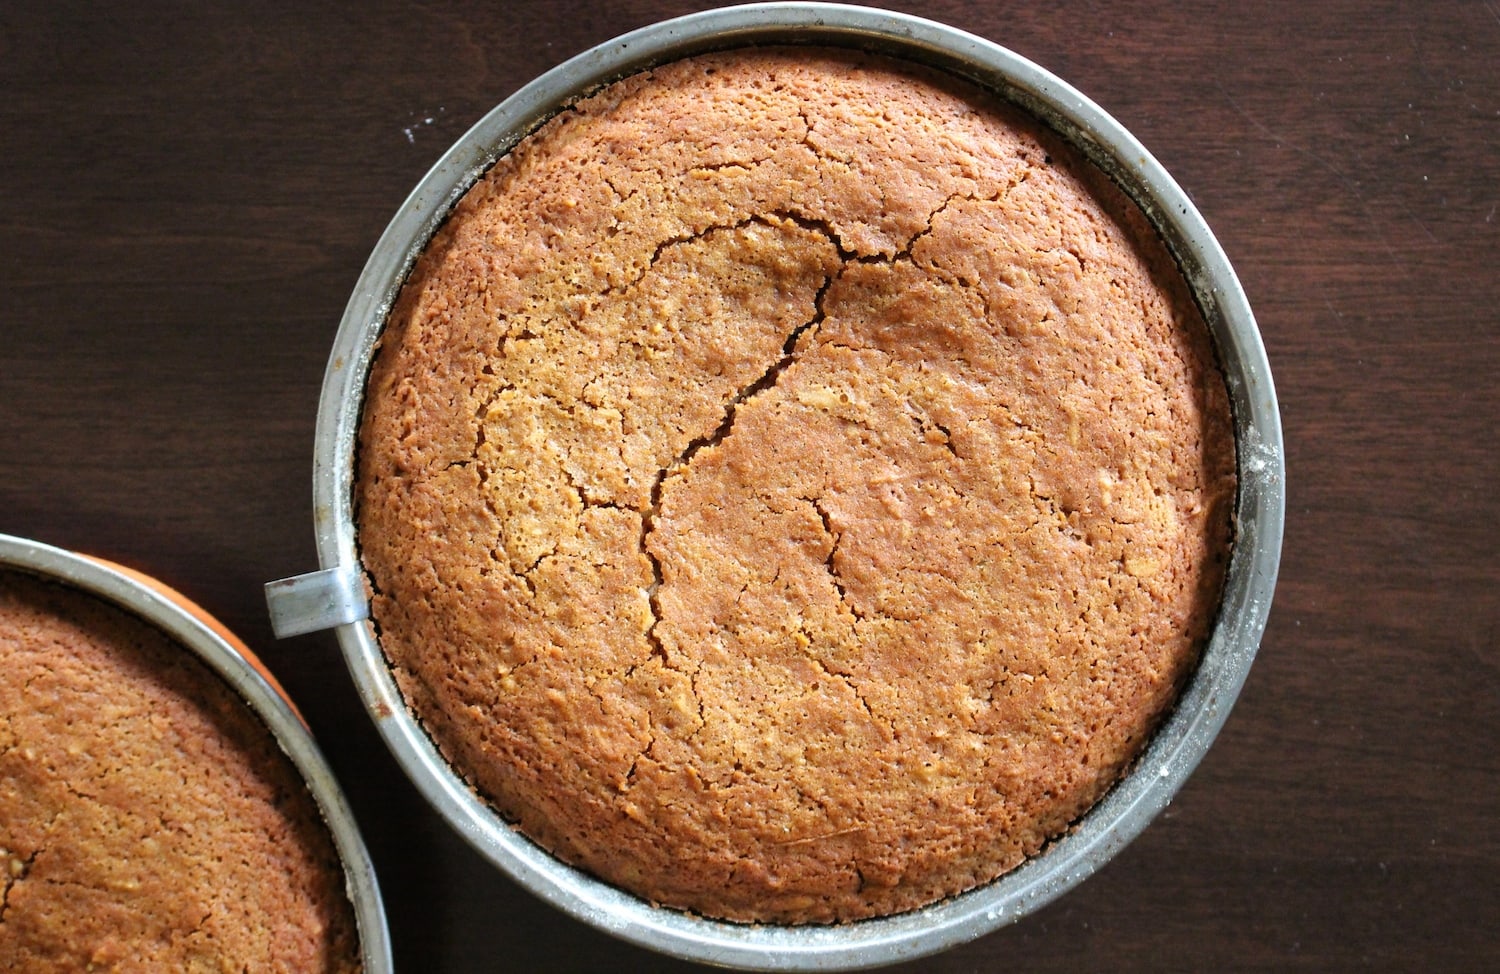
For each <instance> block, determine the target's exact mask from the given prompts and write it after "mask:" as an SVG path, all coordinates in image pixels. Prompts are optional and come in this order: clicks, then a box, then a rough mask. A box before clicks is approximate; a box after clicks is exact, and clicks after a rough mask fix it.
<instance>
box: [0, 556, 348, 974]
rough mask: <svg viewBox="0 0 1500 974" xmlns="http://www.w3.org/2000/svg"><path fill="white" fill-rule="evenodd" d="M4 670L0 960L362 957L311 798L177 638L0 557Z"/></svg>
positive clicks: (266, 966)
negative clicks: (4, 567)
mask: <svg viewBox="0 0 1500 974" xmlns="http://www.w3.org/2000/svg"><path fill="white" fill-rule="evenodd" d="M0 673H3V674H4V676H3V678H0V880H3V890H4V894H3V898H0V970H6V971H24V972H28V974H42V972H48V971H58V972H64V971H66V972H69V974H73V972H77V971H85V970H87V971H190V972H198V971H202V972H214V974H220V972H230V971H232V972H240V971H298V972H321V974H334V972H338V974H345V972H353V971H358V970H360V969H361V964H360V961H359V943H358V938H357V934H356V928H355V923H354V915H353V911H352V908H351V906H350V904H349V902H348V900H347V898H346V897H345V895H344V892H343V888H344V886H343V872H342V870H341V867H340V864H339V860H338V858H337V855H336V853H335V852H334V849H333V846H332V842H331V840H330V838H329V837H328V835H327V833H326V831H325V829H324V826H323V823H322V821H321V819H320V818H319V816H318V812H317V809H316V806H315V805H314V803H313V800H312V797H311V796H310V795H309V794H308V792H307V789H306V786H305V785H304V784H303V782H302V779H301V778H300V777H299V776H298V775H297V773H296V771H295V769H294V768H293V767H292V765H291V764H290V762H289V761H288V760H287V759H286V757H285V756H284V755H283V754H282V753H281V752H280V751H279V750H278V748H277V745H276V742H275V740H274V739H273V738H272V737H271V734H270V732H269V731H268V730H267V729H266V727H265V725H263V724H262V723H260V721H259V720H258V719H257V718H256V717H255V716H254V715H253V714H252V713H251V712H250V711H249V709H248V708H247V707H246V705H245V704H244V703H243V702H242V701H241V700H240V699H239V698H238V697H236V696H235V695H234V693H233V692H232V691H231V690H230V689H229V688H228V686H227V685H225V684H224V683H223V682H222V681H220V680H219V678H218V677H217V676H215V675H214V674H213V672H212V671H210V670H209V669H208V668H207V667H206V666H205V665H204V664H203V663H201V662H200V661H199V660H198V659H197V658H196V657H194V656H193V655H192V654H191V653H190V652H189V651H188V650H186V649H184V648H183V647H182V646H180V645H178V644H177V643H175V642H173V641H171V640H170V639H168V638H167V637H166V636H165V635H164V634H163V633H162V632H161V631H160V630H157V629H155V628H154V627H152V626H149V625H147V624H146V623H144V622H142V621H141V620H140V619H138V618H136V617H135V616H133V615H129V614H127V613H125V612H123V611H121V610H119V609H117V608H114V607H113V606H110V605H107V604H105V603H104V602H101V601H99V600H97V599H95V598H93V597H91V596H89V595H86V594H84V593H82V592H79V591H77V590H74V589H70V588H65V587H63V586H61V585H59V584H55V583H51V582H44V581H40V580H38V579H35V578H33V577H31V576H28V575H23V574H20V573H16V572H10V571H0Z"/></svg>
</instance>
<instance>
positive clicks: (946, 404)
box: [354, 49, 1234, 923]
mask: <svg viewBox="0 0 1500 974" xmlns="http://www.w3.org/2000/svg"><path fill="white" fill-rule="evenodd" d="M1233 450H1234V448H1233V437H1232V431H1231V428H1230V422H1229V412H1228V406H1227V398H1226V394H1225V389H1224V385H1223V380H1222V377H1221V375H1220V373H1219V371H1218V369H1217V366H1216V365H1215V362H1214V354H1213V350H1212V346H1211V344H1210V341H1209V338H1208V335H1207V330H1206V328H1205V326H1204V324H1203V322H1202V320H1201V318H1200V316H1199V314H1198V312H1197V310H1196V308H1195V306H1194V304H1193V302H1192V300H1191V299H1190V297H1189V295H1188V293H1187V290H1186V288H1185V286H1184V284H1183V282H1182V280H1181V277H1180V274H1179V272H1178V271H1177V269H1176V267H1175V265H1174V264H1173V262H1172V261H1171V259H1170V257H1169V256H1168V254H1167V253H1166V251H1165V250H1164V248H1163V247H1162V245H1161V244H1160V243H1159V241H1158V240H1157V239H1156V237H1155V236H1154V235H1153V234H1152V232H1151V231H1150V229H1149V227H1148V225H1147V223H1146V221H1145V220H1144V218H1143V217H1142V216H1141V215H1140V213H1139V212H1138V211H1137V210H1135V209H1134V208H1133V207H1132V206H1131V205H1130V204H1128V203H1127V202H1126V201H1125V199H1124V197H1123V196H1122V195H1121V194H1120V193H1119V192H1118V191H1117V190H1116V189H1115V188H1114V187H1113V186H1112V184H1110V183H1109V181H1108V180H1107V179H1106V178H1105V177H1103V176H1102V175H1101V174H1099V173H1098V172H1097V171H1095V170H1093V169H1092V168H1090V167H1089V166H1088V165H1087V164H1085V163H1083V162H1082V161H1081V160H1080V159H1079V158H1078V157H1077V155H1076V154H1075V153H1074V152H1072V151H1071V150H1069V149H1068V148H1067V147H1066V146H1065V145H1064V144H1063V143H1062V142H1061V141H1060V140H1058V139H1057V138H1056V137H1055V136H1053V135H1052V134H1050V133H1049V132H1047V131H1046V130H1045V129H1043V128H1042V127H1041V126H1039V125H1038V124H1037V123H1036V122H1034V121H1033V120H1030V119H1029V118H1027V117H1026V116H1024V115H1021V114H1019V113H1017V112H1016V111H1015V110H1013V109H1011V108H1008V107H1006V106H1004V105H1001V104H998V103H995V102H992V101H990V100H987V99H986V97H985V96H983V95H982V94H980V93H977V92H975V91H973V90H970V89H968V88H966V87H964V86H963V85H961V84H959V83H958V82H955V81H952V80H950V79H946V78H944V77H943V76H940V75H929V74H926V73H923V72H921V71H920V70H918V69H915V68H911V67H908V66H903V65H900V64H897V63H893V62H888V61H884V60H880V59H875V58H870V57H866V56H860V55H853V54H845V53H839V52H833V51H818V50H776V49H764V50H742V51H736V52H728V53H723V54H715V55H708V56H703V57H698V58H693V59H689V60H684V61H679V62H674V63H671V64H668V65H665V66H663V67H659V68H656V69H653V70H651V71H648V72H645V73H642V74H638V75H635V76H632V77H629V78H626V79H625V80H623V81H619V82H617V83H615V84H613V85H611V86H609V87H607V88H605V89H603V90H601V91H599V92H598V93H596V94H594V95H592V96H590V97H588V98H586V99H584V100H582V101H581V102H579V103H578V104H576V105H574V106H572V107H570V108H569V109H567V110H565V111H563V112H562V113H561V114H559V115H557V116H556V117H554V118H553V119H551V120H550V121H548V122H547V123H546V124H545V125H543V126H542V127H541V128H540V129H539V130H538V131H537V132H535V133H533V134H531V135H530V136H528V137H527V138H526V139H525V140H523V141H522V142H521V143H520V144H519V145H518V146H517V147H516V148H515V149H514V150H512V151H511V152H510V153H509V154H508V155H506V156H505V157H503V158H502V159H501V160H500V161H498V162H497V163H496V164H495V166H494V167H493V168H492V169H491V171H490V172H489V173H488V174H487V175H486V176H484V178H483V179H482V180H481V181H480V182H479V183H477V184H476V185H475V186H474V188H473V189H472V190H471V191H470V192H469V193H468V194H467V195H466V196H465V198H464V199H463V200H462V201H461V202H460V203H459V205H458V206H457V207H456V208H455V210H454V212H453V214H452V215H451V216H450V218H449V219H448V221H447V222H446V224H445V225H444V227H443V228H442V229H441V230H440V231H439V232H438V234H437V235H436V236H435V237H434V239H433V240H432V241H431V243H430V244H429V245H428V247H427V248H426V250H425V251H424V253H423V254H422V255H421V257H420V258H419V259H418V261H417V263H416V265H415V267H414V269H413V271H412V273H411V275H410V277H409V279H408V281H407V283H406V286H405V288H404V290H403V293H402V296H401V299H400V300H399V301H398V303H397V305H396V308H395V309H394V311H393V313H392V315H391V317H390V320H389V322H388V324H387V327H386V331H385V333H384V334H383V336H382V338H381V340H380V348H379V350H378V353H377V355H376V358H375V361H374V363H373V365H372V368H371V373H370V376H369V379H368V382H367V386H366V397H365V404H364V415H363V419H362V426H361V432H360V439H359V451H358V460H357V470H356V477H355V485H354V491H355V500H356V517H357V527H358V536H359V544H360V549H361V558H362V560H363V563H364V565H365V567H366V570H367V572H368V579H369V585H370V589H371V592H372V600H371V609H372V616H373V619H374V621H375V625H376V627H377V634H378V638H379V642H380V645H381V646H382V648H383V650H384V652H385V653H386V654H387V656H388V658H389V661H390V663H391V666H392V669H393V672H394V674H395V676H396V679H397V682H398V684H399V686H400V688H401V690H402V692H403V694H404V695H405V697H406V700H407V702H408V704H409V706H410V708H411V709H412V711H413V712H414V714H415V715H416V716H417V717H418V718H419V719H420V720H421V722H422V723H423V725H424V727H425V728H426V729H427V731H428V733H429V734H430V735H431V736H432V738H433V739H434V741H435V742H436V743H437V745H438V746H439V748H440V749H441V750H442V752H443V754H444V755H445V756H446V758H447V759H448V760H449V761H450V762H451V763H452V764H453V766H454V767H455V768H456V769H457V770H458V771H459V772H460V773H461V774H462V775H463V776H464V777H465V778H466V779H467V780H468V781H469V782H470V784H471V785H472V786H473V787H474V788H475V789H476V790H477V791H478V792H479V793H480V794H481V795H482V796H483V797H484V798H485V799H486V800H487V801H489V802H491V803H492V804H493V805H494V806H495V807H496V808H497V809H498V810H499V811H500V812H501V813H502V814H503V815H505V816H506V817H507V818H509V819H511V820H513V821H515V822H516V823H517V824H518V825H519V827H520V828H521V829H522V830H523V831H524V832H525V833H526V834H528V835H529V836H531V837H532V838H533V839H535V840H536V841H538V842H539V843H541V844H542V845H543V846H545V847H547V848H548V849H550V850H552V851H553V852H554V853H555V854H556V855H558V856H559V857H561V858H563V859H564V860H567V861H569V862H572V863H575V864H577V865H580V866H582V867H583V868H586V869H588V870H590V871H592V872H594V873H595V874H597V875H599V876H600V877H602V878H604V879H605V880H607V881H609V882H612V883H615V884H618V885H620V886H622V887H623V888H625V889H628V890H631V891H632V892H634V893H636V894H638V895H640V896H642V897H645V898H647V899H649V900H651V901H653V902H657V903H661V904H665V905H668V906H672V907H677V908H682V909H687V910H691V911H696V912H700V913H702V914H704V915H708V916H713V917H721V918H728V919H733V920H744V921H767V922H783V923H802V922H832V921H844V920H851V919H856V918H861V917H868V916H875V915H883V914H889V913H894V912H899V911H903V910H908V909H912V908H915V907H917V906H921V905H924V904H927V903H931V902H933V901H935V900H938V899H941V898H943V897H945V896H949V895H952V894H955V893H958V892H961V891H963V890H966V889H969V888H972V887H973V886H976V885H978V884H981V883H984V882H986V881H988V880H990V879H993V878H994V877H996V876H998V875H1000V874H1002V873H1003V872H1005V871H1006V870H1008V869H1010V868H1013V867H1014V866H1016V865H1017V864H1018V863H1020V862H1021V861H1023V860H1024V859H1025V858H1026V857H1027V856H1029V855H1032V854H1034V853H1036V852H1037V851H1038V850H1039V849H1040V848H1041V847H1042V846H1043V845H1044V844H1045V842H1046V841H1047V840H1048V839H1049V838H1052V837H1054V836H1056V835H1058V834H1059V833H1060V832H1062V831H1064V830H1066V829H1067V828H1068V826H1069V825H1070V824H1071V823H1073V822H1074V821H1076V820H1077V819H1078V817H1079V816H1080V815H1081V814H1082V813H1083V812H1084V811H1085V810H1087V808H1088V807H1089V806H1090V805H1091V804H1092V803H1093V802H1095V801H1096V800H1097V799H1098V798H1099V797H1100V796H1101V795H1102V794H1103V793H1104V792H1105V791H1106V790H1107V789H1108V788H1109V786H1110V785H1111V784H1112V783H1113V782H1114V781H1115V780H1116V779H1117V778H1118V776H1119V775H1120V774H1121V772H1122V770H1123V769H1124V768H1125V767H1126V766H1127V765H1128V763H1129V762H1130V761H1131V760H1132V758H1133V757H1134V756H1136V755H1137V754H1138V753H1139V751H1140V749H1141V747H1142V746H1143V744H1144V742H1145V741H1146V739H1147V738H1148V736H1149V734H1150V732H1151V730H1152V729H1153V728H1154V726H1155V725H1156V723H1157V722H1158V721H1159V720H1160V718H1161V716H1162V714H1163V713H1164V712H1165V710H1166V709H1167V708H1168V707H1169V706H1170V704H1171V702H1172V700H1173V699H1174V696H1175V693H1176V691H1177V689H1178V688H1179V687H1180V686H1181V684H1182V682H1183V681H1184V679H1185V678H1186V676H1187V675H1188V673H1189V672H1190V671H1191V668H1192V666H1193V664H1194V663H1195V661H1196V659H1197V655H1198V653H1199V651H1200V649H1201V646H1202V644H1203V642H1204V640H1205V638H1206V635H1207V633H1208V631H1209V627H1210V625H1211V623H1212V620H1213V618H1214V615H1215V612H1216V608H1217V601H1218V595H1219V590H1220V586H1221V582H1222V577H1223V571H1224V566H1225V563H1226V561H1227V557H1228V549H1229V541H1230V510H1231V507H1232V501H1233V495H1234V473H1233V462H1234V456H1233Z"/></svg>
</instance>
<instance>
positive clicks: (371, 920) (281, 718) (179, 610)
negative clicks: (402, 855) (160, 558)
mask: <svg viewBox="0 0 1500 974" xmlns="http://www.w3.org/2000/svg"><path fill="white" fill-rule="evenodd" d="M0 566H3V567H7V568H10V569H14V570H18V571H23V572H27V573H29V574H32V575H36V576H39V577H41V578H45V579H48V580H51V581H55V582H59V583H62V584H65V585H67V586H69V587H71V588H75V589H78V590H80V591H82V592H85V593H87V594H89V595H92V596H95V597H96V598H100V599H102V600H104V601H105V602H108V603H110V604H112V605H115V606H118V607H119V608H121V609H124V610H125V611H126V612H129V613H131V614H132V615H135V616H137V617H138V618H140V619H142V620H144V621H146V622H147V623H149V624H151V625H152V626H154V627H156V628H157V629H160V630H161V631H163V632H164V633H166V634H167V636H168V637H170V638H171V639H172V640H173V641H174V642H176V643H178V644H179V645H182V646H184V647H186V648H187V649H188V650H189V651H190V652H192V653H193V654H194V655H196V656H197V657H198V658H199V659H201V660H202V661H203V662H204V663H206V664H208V666H209V668H210V669H212V670H213V671H214V672H215V673H216V674H217V675H218V676H219V677H220V678H221V679H223V680H224V681H225V682H226V683H228V684H229V686H230V688H231V689H232V690H234V692H235V693H237V694H238V695H239V697H240V699H242V700H244V701H245V702H246V703H247V704H248V705H249V706H250V709H251V710H253V711H254V712H255V714H256V716H258V717H259V718H260V720H261V721H262V722H263V723H264V724H265V725H266V727H267V728H268V729H269V730H270V731H271V733H272V735H273V736H274V737H275V738H276V742H277V743H278V744H279V745H280V746H281V749H282V751H283V752H284V753H285V754H286V755H287V757H288V758H289V759H290V760H291V762H292V764H293V766H295V767H296V769H297V772H298V773H299V774H300V775H301V776H302V780H303V781H304V782H306V784H307V788H308V791H309V792H310V793H311V794H312V796H313V800H314V801H315V802H317V805H318V810H319V812H320V813H321V815H322V818H323V821H324V823H325V824H326V825H327V827H328V831H329V834H330V835H331V836H332V837H333V842H334V848H335V850H336V851H337V852H338V857H339V862H340V864H341V865H342V866H343V870H344V885H345V891H346V892H347V894H348V896H349V901H350V903H351V904H352V905H353V907H354V920H355V925H356V927H357V928H358V932H359V943H360V956H361V958H362V960H363V961H364V969H365V971H367V972H369V974H388V972H390V971H392V970H393V969H394V964H393V962H392V959H391V944H390V933H389V930H388V928H387V925H386V918H385V907H384V904H383V903H382V901H381V897H380V886H379V884H378V883H377V882H376V879H375V867H374V865H373V864H372V863H371V861H370V856H369V852H368V851H367V850H366V848H365V844H364V840H363V839H362V838H361V836H360V833H359V827H358V826H357V825H356V824H355V822H354V815H353V813H352V812H351V811H350V810H349V805H348V803H347V802H346V801H345V799H344V794H343V792H342V790H340V788H339V786H338V782H337V781H336V779H335V778H334V776H333V771H332V770H331V769H330V768H329V767H328V764H327V762H326V761H325V760H324V759H323V755H322V753H321V752H320V751H319V750H318V747H317V744H316V743H315V742H314V741H313V738H312V734H311V733H309V732H308V730H307V728H306V727H305V726H303V724H302V721H301V719H300V718H299V717H298V716H297V714H296V712H295V711H293V709H292V707H291V706H290V704H289V703H288V702H287V699H286V698H285V697H283V696H282V695H281V694H280V693H279V692H277V690H276V689H275V688H273V687H272V686H271V684H270V683H268V682H267V681H266V679H265V677H263V676H261V674H260V673H259V672H257V671H256V669H255V667H254V666H253V665H252V664H251V663H250V662H249V661H248V660H246V659H245V658H244V657H243V656H241V655H240V653H239V652H238V651H236V650H235V649H234V648H233V647H232V646H231V645H230V644H229V643H227V642H226V641H225V640H224V639H223V638H222V637H220V636H219V635H218V634H217V633H215V632H214V631H213V630H212V629H210V628H209V627H208V626H207V625H206V624H205V623H204V622H203V621H201V620H199V619H197V618H195V617H194V616H193V615H192V614H191V613H189V612H188V611H187V610H186V609H185V608H183V607H182V606H181V605H179V604H177V603H176V602H174V601H172V600H171V599H169V598H168V597H167V596H166V595H164V594H163V593H161V592H158V591H156V590H154V589H152V588H149V587H147V586H146V585H145V584H144V583H142V582H139V581H137V580H135V579H133V578H131V577H129V576H128V575H125V574H123V573H122V572H119V571H116V570H115V569H113V568H111V567H109V566H108V565H105V564H101V563H100V562H97V561H95V560H93V559H91V558H86V557H84V556H82V555H79V554H74V553H73V552H71V551H64V550H63V549H61V548H55V547H53V546H51V545H47V544H43V543H41V542H39V541H32V540H28V539H26V538H18V537H13V536H11V535H5V534H0Z"/></svg>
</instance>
